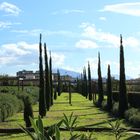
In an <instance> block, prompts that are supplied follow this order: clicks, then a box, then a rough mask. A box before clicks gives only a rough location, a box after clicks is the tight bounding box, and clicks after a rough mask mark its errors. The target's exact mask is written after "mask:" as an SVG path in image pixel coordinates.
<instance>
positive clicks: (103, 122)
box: [85, 118, 116, 127]
mask: <svg viewBox="0 0 140 140" xmlns="http://www.w3.org/2000/svg"><path fill="white" fill-rule="evenodd" d="M115 120H116V119H114V118H113V119H109V121H115ZM106 123H107V122H106V121H102V122H99V123H94V124H90V125H85V127H94V126H98V125H101V124H106Z"/></svg>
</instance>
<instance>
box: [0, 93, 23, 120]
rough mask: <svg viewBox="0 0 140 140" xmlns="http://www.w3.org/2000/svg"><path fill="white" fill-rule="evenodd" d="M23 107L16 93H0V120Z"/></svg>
mask: <svg viewBox="0 0 140 140" xmlns="http://www.w3.org/2000/svg"><path fill="white" fill-rule="evenodd" d="M22 109H23V102H22V101H21V100H19V99H18V98H17V97H16V95H11V94H8V93H6V94H0V122H4V121H5V119H6V118H8V117H10V116H12V115H13V114H14V113H16V112H19V111H21V110H22Z"/></svg>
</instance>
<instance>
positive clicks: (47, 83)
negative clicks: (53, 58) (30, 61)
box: [44, 43, 50, 110]
mask: <svg viewBox="0 0 140 140" xmlns="http://www.w3.org/2000/svg"><path fill="white" fill-rule="evenodd" d="M44 53H45V54H44V55H45V56H44V57H45V95H46V108H47V110H49V109H50V74H49V66H48V56H47V49H46V43H44Z"/></svg>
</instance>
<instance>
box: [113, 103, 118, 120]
mask: <svg viewBox="0 0 140 140" xmlns="http://www.w3.org/2000/svg"><path fill="white" fill-rule="evenodd" d="M112 114H113V115H114V116H116V117H118V116H119V103H118V102H114V103H113V108H112Z"/></svg>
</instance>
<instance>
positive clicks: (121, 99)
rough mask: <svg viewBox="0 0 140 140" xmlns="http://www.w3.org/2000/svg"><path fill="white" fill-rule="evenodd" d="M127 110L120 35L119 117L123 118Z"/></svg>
mask: <svg viewBox="0 0 140 140" xmlns="http://www.w3.org/2000/svg"><path fill="white" fill-rule="evenodd" d="M127 109H128V101H127V94H126V83H125V66H124V51H123V45H122V35H120V83H119V116H120V117H124V112H125V111H126V110H127Z"/></svg>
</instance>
